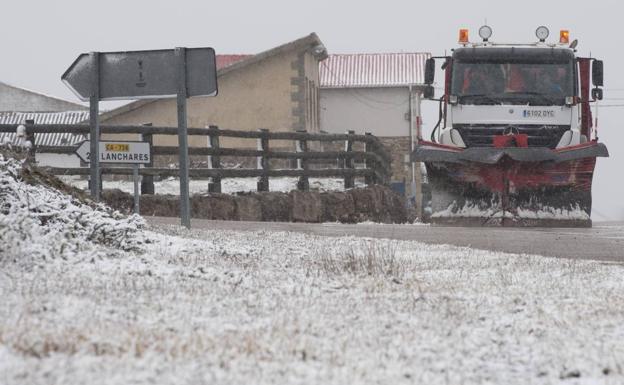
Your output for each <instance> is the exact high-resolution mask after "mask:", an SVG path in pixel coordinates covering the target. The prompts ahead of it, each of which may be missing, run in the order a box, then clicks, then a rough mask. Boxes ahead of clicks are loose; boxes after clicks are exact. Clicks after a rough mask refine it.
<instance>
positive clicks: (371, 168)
mask: <svg viewBox="0 0 624 385" xmlns="http://www.w3.org/2000/svg"><path fill="white" fill-rule="evenodd" d="M16 128H17V125H7V124H2V125H0V132H15V130H16ZM26 131H27V136H28V138H29V139H30V140H31V141H32V142H33V143H34V139H35V137H36V135H38V134H50V133H71V134H82V135H85V136H88V134H89V132H90V128H89V126H88V125H66V124H50V125H34V124H32V123H31V122H28V124H26ZM100 131H101V133H103V134H141V138H142V140H144V141H149V142H150V143H152V142H153V135H177V134H178V129H177V127H155V126H151V125H141V126H125V125H102V126H101V127H100ZM188 134H189V135H191V136H205V137H208V139H209V140H208V141H207V143H209V146H208V147H190V148H189V155H200V156H207V157H208V165H209V167H208V168H192V169H190V170H189V176H190V177H195V178H211V179H212V182H211V184H210V188H209V189H210V191H213V192H220V191H221V178H244V177H258V178H259V181H258V190H259V191H268V189H269V178H270V177H284V176H288V177H299V182H298V183H297V186H298V188H299V189H300V190H307V189H308V188H309V183H308V178H310V177H339V178H343V179H344V184H345V188H349V187H353V185H354V178H355V177H364V178H365V181H366V183H367V184H386V183H388V181H389V178H390V174H391V157H390V154H388V152H387V151H386V150H385V148H384V146H383V145H382V144H381V142H380V141H379V139H378V138H377V137H375V136H373V135H371V134H368V133H367V134H366V135H357V134H355V133H354V132H353V131H349V132H348V133H346V134H316V133H308V132H305V131H297V132H271V131H269V130H267V129H260V130H258V131H238V130H221V129H219V128H218V127H216V126H211V127H209V128H189V129H188ZM221 137H228V138H243V139H256V141H257V149H255V150H254V149H248V148H226V147H221V146H220V145H219V138H221ZM275 140H279V141H294V142H295V145H294V146H293V148H294V151H283V150H279V151H274V150H271V147H270V144H271V141H275ZM310 142H322V143H327V142H344V150H343V151H336V150H330V151H311V150H310V145H309V143H310ZM357 142H360V143H363V144H364V147H365V150H364V151H361V150H353V145H354V143H357ZM75 148H76V147H75V146H35V148H34V150H35V152H37V153H52V154H73V153H74V151H75ZM178 152H179V150H178V148H177V147H173V146H152V157H153V156H155V155H177V154H178ZM222 156H234V157H244V158H256V160H257V168H255V169H253V168H247V169H227V168H222V164H221V158H220V157H222ZM271 159H288V160H292V161H293V163H296V167H295V168H292V169H272V168H271V167H270V162H269V161H270V160H271ZM332 162H333V163H334V164H336V165H337V167H334V168H311V167H310V166H311V165H312V163H315V164H324V165H327V164H329V163H332ZM354 162H363V163H364V164H365V168H355V163H354ZM47 169H48V170H49V172H51V173H53V174H56V175H89V168H87V167H75V168H61V167H47ZM101 173H102V174H116V175H132V173H133V168H131V167H106V166H105V167H102V168H101ZM139 174H141V175H143V176H144V177H146V178H149V179H148V180H150V181H151V180H153V179H152V178H151V177H154V176H159V177H170V176H178V175H179V170H178V169H175V168H157V167H145V168H141V169H140V170H139ZM147 189H148V191H149V188H147ZM151 190H152V193H153V185H152V188H151Z"/></svg>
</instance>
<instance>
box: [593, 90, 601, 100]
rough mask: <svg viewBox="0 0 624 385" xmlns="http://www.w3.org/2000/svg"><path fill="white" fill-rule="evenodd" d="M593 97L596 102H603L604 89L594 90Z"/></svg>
mask: <svg viewBox="0 0 624 385" xmlns="http://www.w3.org/2000/svg"><path fill="white" fill-rule="evenodd" d="M591 95H592V99H594V100H602V88H594V89H593V90H592V91H591Z"/></svg>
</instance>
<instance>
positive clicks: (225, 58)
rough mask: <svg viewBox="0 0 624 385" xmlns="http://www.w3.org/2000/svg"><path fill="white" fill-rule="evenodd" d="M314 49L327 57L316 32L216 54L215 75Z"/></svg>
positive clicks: (140, 104)
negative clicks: (250, 50) (251, 50)
mask: <svg viewBox="0 0 624 385" xmlns="http://www.w3.org/2000/svg"><path fill="white" fill-rule="evenodd" d="M310 48H312V49H313V50H314V51H313V52H314V55H315V56H317V57H318V58H319V60H324V59H325V58H326V57H327V50H326V49H325V46H324V45H323V42H322V41H321V39H320V38H319V37H318V35H317V34H316V33H314V32H313V33H311V34H309V35H308V36H305V37H302V38H300V39H297V40H293V41H291V42H289V43H286V44H282V45H280V46H277V47H275V48H271V49H270V50H267V51H263V52H260V53H258V54H255V55H247V54H238V55H217V57H216V61H217V77H219V76H223V75H225V74H228V73H230V72H233V71H238V70H240V69H243V68H246V67H247V66H250V65H253V64H256V63H259V62H261V61H264V60H265V59H268V58H270V57H273V56H276V55H279V54H281V53H284V52H290V51H292V50H302V49H310ZM159 100H161V99H142V100H137V101H134V102H132V103H128V104H125V105H123V106H121V107H118V108H116V109H114V110H111V111H108V112H105V113H103V114H101V115H100V119H101V120H102V121H104V120H107V119H110V118H113V117H115V116H117V115H121V114H125V113H127V112H130V111H134V110H136V109H138V108H141V107H143V106H144V105H146V104H150V103H154V102H157V101H159Z"/></svg>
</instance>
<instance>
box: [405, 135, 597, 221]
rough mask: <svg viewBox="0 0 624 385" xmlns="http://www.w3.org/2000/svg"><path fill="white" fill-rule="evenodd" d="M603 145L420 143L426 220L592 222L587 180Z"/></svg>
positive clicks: (417, 154)
mask: <svg viewBox="0 0 624 385" xmlns="http://www.w3.org/2000/svg"><path fill="white" fill-rule="evenodd" d="M606 156H609V154H608V151H607V148H606V147H605V146H604V144H601V143H597V142H588V143H584V144H581V145H578V146H574V147H568V148H563V149H556V150H552V149H549V148H541V147H540V148H530V147H529V148H516V147H511V148H492V147H473V148H468V149H462V148H456V147H448V146H442V145H438V144H436V143H430V142H421V144H420V145H419V146H418V147H417V148H416V149H415V150H414V152H413V153H412V160H413V161H416V162H424V163H425V166H426V169H427V179H428V183H429V188H430V190H431V202H430V205H429V206H430V210H431V211H430V221H431V223H433V224H437V225H456V226H520V227H522V226H526V227H591V224H592V222H591V204H592V199H591V184H592V178H593V173H594V166H595V164H596V157H606Z"/></svg>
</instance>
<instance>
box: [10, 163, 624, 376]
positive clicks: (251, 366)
mask: <svg viewBox="0 0 624 385" xmlns="http://www.w3.org/2000/svg"><path fill="white" fill-rule="evenodd" d="M0 166H1V165H0ZM0 171H1V167H0ZM15 188H22V189H25V190H24V191H27V192H28V194H29V196H31V197H37V196H39V197H45V199H47V201H48V202H49V203H50V202H52V203H53V204H52V203H51V206H50V205H48V206H49V207H47V208H46V210H47V213H48V215H49V217H50V218H55V221H54V222H53V223H54V224H55V225H54V229H47V228H45V226H46V224H47V222H45V221H44V222H42V221H39V219H38V218H40V217H39V216H38V214H39V212H38V211H37V210H38V209H37V210H34V211H33V210H31V209H32V208H33V207H35V208H36V207H38V205H33V204H32V203H36V202H34V201H33V199H34V198H33V199H31V200H30V205H19V204H16V205H15V206H16V207H17V208H13V209H11V210H12V211H7V207H6V205H0V208H1V209H2V212H3V214H4V215H3V216H2V217H1V218H3V222H2V223H0V234H9V232H7V229H9V230H11V231H13V232H12V233H11V234H13V235H11V236H12V237H16V236H18V234H19V232H17V230H19V231H21V234H22V236H30V235H32V234H36V235H40V236H41V237H31V238H29V242H30V244H31V245H30V246H29V247H31V246H32V247H31V248H33V247H34V246H36V245H39V246H40V247H39V248H36V247H34V248H35V249H37V250H41V249H42V248H45V247H48V248H49V250H48V252H46V253H43V252H42V253H40V254H38V255H31V254H28V253H23V254H19V255H18V254H16V253H14V252H13V251H14V250H13V249H11V248H9V247H7V246H10V247H15V246H11V245H16V244H17V245H23V244H24V243H23V242H22V243H10V242H9V240H8V239H7V237H6V236H4V235H3V237H2V238H0V239H1V241H0V245H1V246H2V247H1V248H0V298H2V301H0V383H2V384H84V383H90V384H129V383H132V384H148V383H150V384H152V383H176V384H202V383H206V384H207V383H210V384H251V383H253V384H303V383H306V384H308V383H319V384H365V383H393V384H394V383H406V384H409V383H420V384H528V383H530V384H559V383H561V384H595V383H600V384H619V383H622V382H623V381H624V344H622V341H624V325H623V323H622V320H623V319H624V287H623V285H622V284H621V277H622V274H623V273H624V268H623V266H622V265H616V264H603V263H599V262H593V261H577V260H561V259H552V258H544V257H539V256H529V255H511V254H502V253H495V252H486V251H479V250H474V249H469V248H456V247H452V246H432V245H425V244H422V243H418V242H409V241H393V240H383V239H376V240H373V239H366V238H355V237H341V238H325V237H316V236H310V235H305V234H296V233H288V232H269V231H262V230H261V229H259V231H257V232H235V231H205V230H203V231H202V230H191V231H188V230H184V229H180V228H178V227H161V228H151V229H149V230H144V229H141V224H140V223H139V222H137V220H136V219H132V222H130V223H131V224H132V226H130V225H129V224H128V223H126V226H127V227H128V226H130V228H131V229H132V231H130V232H129V233H128V235H127V236H128V238H129V239H130V240H131V242H130V243H129V244H132V245H133V247H131V248H128V247H125V245H127V244H128V243H120V242H116V243H111V242H102V241H100V240H101V239H108V238H106V236H107V235H109V234H110V233H109V231H113V230H114V226H111V227H112V229H109V230H106V231H105V232H104V233H103V235H102V234H101V235H102V236H103V237H104V238H102V237H99V238H93V239H91V238H90V237H89V235H88V234H90V232H77V233H76V234H77V238H78V240H79V241H80V243H81V245H80V247H74V248H71V250H70V251H69V252H68V251H67V250H66V249H62V248H50V246H51V245H52V244H53V243H50V242H49V240H50V239H51V238H49V234H67V233H66V232H65V231H66V230H67V229H68V226H71V221H68V220H66V219H67V218H73V217H71V216H69V217H68V216H66V215H65V209H62V210H59V209H58V208H56V209H55V208H54V207H52V206H54V204H56V203H58V201H59V200H62V196H61V195H58V194H47V195H46V194H43V193H41V191H39V193H40V195H37V191H38V190H42V188H40V187H39V188H38V187H36V186H30V187H25V186H24V185H23V184H21V183H17V184H16V183H14V182H12V177H7V175H6V173H4V174H3V173H2V172H0V198H2V199H4V201H3V202H6V201H7V199H8V198H7V197H6V196H7V195H8V194H7V193H11V194H12V195H15V193H14V189H15ZM30 188H32V189H34V190H29V189H30ZM11 199H13V200H12V202H16V201H17V202H19V200H16V199H17V198H11ZM54 202H56V203H54ZM66 203H67V202H66ZM72 204H73V205H74V206H75V207H78V208H75V207H74V206H72V205H69V204H67V206H66V207H65V208H67V207H69V208H70V210H69V211H68V212H70V213H74V212H76V210H78V211H83V210H84V211H85V212H86V211H88V209H87V208H85V207H83V206H80V205H78V204H77V203H75V202H74V203H72ZM7 212H8V213H9V214H6V213H7ZM98 212H100V211H98ZM98 215H100V217H97V218H96V217H93V218H94V219H93V222H94V223H95V224H96V225H97V224H99V223H101V222H102V223H110V221H112V220H119V221H120V222H119V223H123V221H124V219H115V217H114V215H113V214H110V213H107V212H104V211H102V212H100V214H98ZM15 218H21V219H20V220H21V221H22V222H28V221H30V222H28V223H29V226H22V225H17V224H16V223H15V221H14V219H15ZM98 218H99V219H98ZM48 221H49V219H48ZM95 227H96V228H98V226H95ZM92 230H93V229H92ZM2 231H4V232H2ZM28 231H32V232H28ZM415 231H417V229H416V228H415ZM92 232H93V231H92ZM46 234H48V235H46ZM112 234H115V235H118V233H116V232H114V231H113V232H112ZM57 239H59V238H57ZM115 239H117V238H115ZM13 241H14V240H12V241H11V242H13ZM46 242H48V243H46ZM70 244H73V243H71V242H70ZM74 246H75V245H74ZM20 247H22V248H21V249H17V250H18V251H20V250H21V251H25V250H26V251H27V249H26V248H25V247H26V246H20ZM25 261H26V262H28V263H23V262H25Z"/></svg>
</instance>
